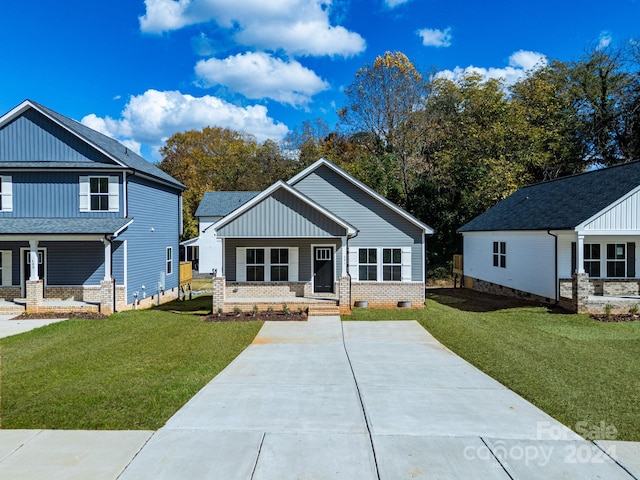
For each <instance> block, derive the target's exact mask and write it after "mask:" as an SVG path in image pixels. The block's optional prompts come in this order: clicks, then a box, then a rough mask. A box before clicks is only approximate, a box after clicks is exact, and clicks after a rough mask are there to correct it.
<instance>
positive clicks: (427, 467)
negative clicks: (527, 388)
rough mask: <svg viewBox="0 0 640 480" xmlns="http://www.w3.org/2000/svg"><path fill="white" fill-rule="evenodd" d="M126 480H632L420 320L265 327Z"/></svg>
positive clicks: (156, 439)
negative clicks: (456, 351)
mask: <svg viewBox="0 0 640 480" xmlns="http://www.w3.org/2000/svg"><path fill="white" fill-rule="evenodd" d="M635 452H636V453H637V452H638V450H635ZM629 454H630V455H633V452H629ZM628 468H634V467H633V465H631V464H630V465H629V467H628ZM638 473H639V472H637V471H636V474H638ZM120 478H121V479H122V480H139V479H193V478H220V479H228V480H233V479H242V480H249V479H251V480H286V479H292V480H293V479H300V478H314V479H315V478H327V479H349V480H351V479H355V478H357V479H359V480H367V479H372V480H373V479H385V480H386V479H406V478H429V479H451V478H482V479H508V478H522V479H539V478H575V479H591V478H593V479H595V478H607V479H610V480H615V479H627V480H628V479H631V478H634V477H632V476H631V475H630V474H629V473H628V472H627V471H626V470H624V469H623V468H622V467H621V466H620V465H618V464H616V463H615V462H614V461H612V460H611V458H610V457H609V456H607V455H605V454H604V453H603V450H601V449H600V448H599V447H598V446H596V445H594V444H592V443H590V442H586V441H584V440H582V439H581V438H580V437H578V436H577V435H576V434H574V433H573V432H571V431H570V430H568V429H566V428H565V427H564V426H562V425H561V424H559V423H558V422H556V421H555V420H553V419H552V418H551V417H549V416H548V415H546V414H545V413H543V412H542V411H540V410H539V409H537V408H535V407H534V406H532V405H531V404H529V403H528V402H526V401H524V400H523V399H522V398H520V397H519V396H517V395H516V394H514V393H513V392H511V391H510V390H508V389H506V388H505V387H503V386H502V385H500V384H499V383H497V382H496V381H494V380H493V379H491V378H490V377H488V376H486V375H485V374H483V373H481V372H480V371H478V370H477V369H475V368H474V367H472V366H470V365H469V364H468V363H466V362H465V361H463V360H461V359H460V358H459V357H457V356H456V355H454V354H452V353H451V352H450V351H448V350H447V349H445V348H444V347H443V346H442V345H441V344H439V343H438V342H437V341H436V340H434V339H433V337H431V336H430V335H429V334H428V333H427V332H426V331H425V330H424V329H423V328H422V327H421V326H420V325H419V324H418V323H416V322H345V323H341V322H340V321H339V318H338V317H328V318H327V317H323V318H311V319H310V321H309V322H306V323H298V322H292V323H276V322H274V323H267V324H265V326H264V327H263V329H262V330H261V331H260V334H259V335H258V337H257V338H256V340H255V341H254V343H253V344H252V345H251V346H250V347H249V348H247V349H246V350H245V351H244V352H243V353H242V354H241V355H240V356H239V357H238V358H236V359H235V360H234V361H233V362H232V364H231V365H229V367H227V369H225V370H224V371H223V372H222V373H221V374H220V375H218V377H216V378H215V379H214V380H213V381H212V382H211V383H210V384H209V385H207V387H205V388H204V389H203V390H202V391H200V392H199V393H198V394H197V395H196V396H195V397H194V398H193V399H192V400H191V401H189V402H188V403H187V405H185V406H184V407H183V408H182V409H181V410H180V411H179V412H178V413H176V415H174V416H173V417H172V418H171V419H170V420H169V422H168V423H167V425H166V426H165V427H164V428H162V429H161V430H160V431H158V432H157V433H156V434H154V435H153V437H152V438H151V440H150V441H149V443H148V444H147V445H146V446H145V447H144V448H143V449H142V451H141V452H140V454H139V455H138V456H137V457H136V458H135V459H134V461H133V462H132V463H131V464H130V465H129V467H128V468H127V469H126V470H125V472H124V474H123V475H122V476H121V477H120Z"/></svg>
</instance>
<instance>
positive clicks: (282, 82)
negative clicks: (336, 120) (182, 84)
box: [195, 52, 329, 106]
mask: <svg viewBox="0 0 640 480" xmlns="http://www.w3.org/2000/svg"><path fill="white" fill-rule="evenodd" d="M195 70H196V74H197V75H198V76H199V77H200V78H201V79H203V80H204V82H205V86H212V85H216V84H221V85H225V86H226V87H228V88H229V89H230V90H232V91H234V92H238V93H241V94H242V95H244V96H245V97H247V98H253V99H258V98H271V99H274V100H276V101H278V102H282V103H287V104H289V105H292V106H300V105H305V104H307V103H309V102H310V101H311V97H312V96H313V95H315V94H316V93H318V92H321V91H323V90H326V89H328V88H329V84H328V83H327V82H325V81H324V80H322V79H321V78H320V77H318V76H317V75H316V74H315V73H314V72H313V71H311V70H309V69H308V68H306V67H303V66H302V65H301V64H300V63H298V62H297V61H295V60H292V61H290V62H284V61H283V60H281V59H279V58H274V57H272V56H270V55H268V54H266V53H263V52H256V53H252V52H247V53H240V54H238V55H233V56H231V57H227V58H225V59H223V60H220V59H217V58H210V59H208V60H201V61H199V62H198V63H197V64H196V68H195Z"/></svg>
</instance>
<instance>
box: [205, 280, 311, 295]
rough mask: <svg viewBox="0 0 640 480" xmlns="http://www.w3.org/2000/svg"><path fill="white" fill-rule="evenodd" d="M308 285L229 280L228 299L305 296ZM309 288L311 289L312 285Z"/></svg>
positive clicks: (302, 283) (303, 283) (304, 283)
mask: <svg viewBox="0 0 640 480" xmlns="http://www.w3.org/2000/svg"><path fill="white" fill-rule="evenodd" d="M215 278H224V277H215ZM215 278H214V281H215ZM306 285H307V283H306V282H256V283H244V282H229V283H227V291H226V296H227V298H228V299H230V298H243V297H244V298H246V297H304V296H305V286H306ZM309 290H311V288H310V287H309Z"/></svg>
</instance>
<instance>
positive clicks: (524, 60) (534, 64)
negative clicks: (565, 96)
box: [436, 50, 547, 86]
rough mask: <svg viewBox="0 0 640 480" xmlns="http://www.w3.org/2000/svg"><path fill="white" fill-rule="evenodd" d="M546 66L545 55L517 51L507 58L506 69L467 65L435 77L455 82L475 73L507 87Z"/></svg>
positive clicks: (445, 71)
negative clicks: (531, 71)
mask: <svg viewBox="0 0 640 480" xmlns="http://www.w3.org/2000/svg"><path fill="white" fill-rule="evenodd" d="M546 64H547V57H546V56H545V55H543V54H541V53H538V52H531V51H526V50H519V51H517V52H515V53H513V54H512V55H511V56H510V57H509V65H508V66H506V67H502V68H498V67H489V68H483V67H475V66H473V65H469V66H468V67H464V68H463V67H455V68H454V69H453V70H443V71H441V72H438V74H437V75H436V76H437V77H442V78H448V79H450V80H456V79H458V78H460V77H461V76H463V75H468V74H471V73H475V74H478V75H481V76H482V77H484V78H486V79H490V78H494V79H500V80H502V81H503V82H504V84H505V85H507V86H508V85H513V84H514V83H516V82H517V81H519V80H520V79H522V78H523V77H524V75H525V73H526V72H527V71H529V70H532V69H534V68H538V67H541V66H545V65H546Z"/></svg>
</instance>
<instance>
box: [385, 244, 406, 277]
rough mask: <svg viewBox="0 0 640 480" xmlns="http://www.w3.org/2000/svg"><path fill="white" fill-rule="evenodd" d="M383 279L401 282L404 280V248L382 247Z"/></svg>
mask: <svg viewBox="0 0 640 480" xmlns="http://www.w3.org/2000/svg"><path fill="white" fill-rule="evenodd" d="M382 280H383V281H384V282H400V281H401V280H402V249H400V248H383V249H382Z"/></svg>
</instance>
